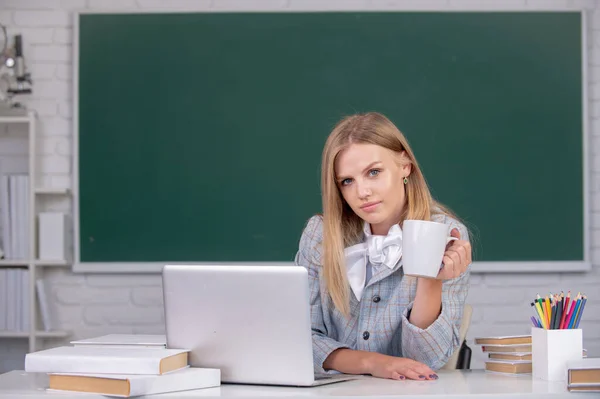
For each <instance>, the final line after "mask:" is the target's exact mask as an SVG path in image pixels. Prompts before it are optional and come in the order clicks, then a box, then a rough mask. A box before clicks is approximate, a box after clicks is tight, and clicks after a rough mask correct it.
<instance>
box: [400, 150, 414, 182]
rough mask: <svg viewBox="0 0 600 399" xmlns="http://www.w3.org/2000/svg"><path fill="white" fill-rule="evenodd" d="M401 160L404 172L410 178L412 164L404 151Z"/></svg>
mask: <svg viewBox="0 0 600 399" xmlns="http://www.w3.org/2000/svg"><path fill="white" fill-rule="evenodd" d="M400 160H401V162H402V163H401V165H402V172H403V173H404V175H405V176H406V177H408V176H410V174H411V172H412V162H410V159H409V158H408V155H406V151H402V153H401V154H400Z"/></svg>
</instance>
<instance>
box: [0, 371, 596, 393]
mask: <svg viewBox="0 0 600 399" xmlns="http://www.w3.org/2000/svg"><path fill="white" fill-rule="evenodd" d="M438 375H439V376H440V378H439V380H437V381H392V380H384V379H379V378H373V377H359V379H358V380H354V381H344V382H337V383H334V384H330V385H323V386H319V387H311V388H292V387H289V388H288V387H274V386H259V385H232V384H224V385H222V386H220V387H218V388H207V389H199V390H194V391H185V392H174V393H170V394H161V395H150V396H143V397H141V396H140V397H138V398H156V399H162V398H223V397H225V398H233V397H235V398H252V399H272V398H286V399H290V398H304V399H305V398H311V399H316V398H330V397H335V398H337V399H342V398H353V399H357V398H361V399H362V398H378V399H381V398H383V397H386V399H390V398H392V397H398V398H402V399H406V398H411V397H414V398H419V399H424V398H439V397H442V396H443V397H451V398H463V397H465V396H468V397H469V398H486V399H491V398H515V399H519V398H522V399H533V398H536V399H537V398H539V399H558V398H567V397H568V398H571V399H572V398H573V397H574V396H573V395H575V396H577V394H571V393H569V392H568V391H567V389H566V383H564V382H546V381H541V380H533V379H532V378H531V376H530V375H527V376H511V375H502V374H492V373H486V372H485V371H483V370H470V371H444V370H440V371H439V372H438ZM47 386H48V377H47V376H46V374H41V373H26V372H24V371H11V372H9V373H5V374H2V375H0V398H2V399H4V398H29V399H33V398H45V399H47V398H57V399H63V398H64V399H67V398H68V399H72V398H78V397H81V398H87V399H96V398H103V399H106V398H107V397H106V396H103V395H92V394H77V393H68V392H64V393H63V392H51V391H46V390H45V388H46V387H47ZM580 396H581V395H580ZM583 396H585V398H591V397H600V394H594V393H592V394H583Z"/></svg>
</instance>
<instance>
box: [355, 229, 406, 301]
mask: <svg viewBox="0 0 600 399" xmlns="http://www.w3.org/2000/svg"><path fill="white" fill-rule="evenodd" d="M364 233H365V236H366V238H367V239H366V241H365V242H362V243H360V244H356V245H353V246H351V247H348V248H346V249H344V255H345V258H346V269H347V273H348V281H349V283H350V288H352V292H354V296H356V299H358V301H359V302H360V299H361V297H362V292H363V289H364V288H365V282H366V278H367V261H368V262H371V265H372V266H373V268H374V269H379V268H380V267H381V266H383V265H385V266H387V267H388V268H390V269H393V268H394V266H396V264H397V263H398V261H399V260H400V258H401V257H402V229H400V226H398V225H397V224H395V225H393V226H392V227H391V228H390V230H389V232H388V234H387V236H374V235H373V234H371V228H370V226H369V224H368V223H365V226H364Z"/></svg>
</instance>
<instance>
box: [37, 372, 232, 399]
mask: <svg viewBox="0 0 600 399" xmlns="http://www.w3.org/2000/svg"><path fill="white" fill-rule="evenodd" d="M220 385H221V371H220V370H219V369H211V368H194V367H190V368H185V369H181V370H177V371H173V372H170V373H166V374H162V375H130V374H129V375H128V374H112V375H109V374H77V373H72V374H64V373H50V374H49V386H48V389H49V390H53V391H71V392H86V393H98V394H103V395H109V396H118V397H125V398H128V397H132V396H140V395H152V394H159V393H167V392H178V391H187V390H191V389H202V388H212V387H218V386H220Z"/></svg>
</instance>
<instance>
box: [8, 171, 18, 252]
mask: <svg viewBox="0 0 600 399" xmlns="http://www.w3.org/2000/svg"><path fill="white" fill-rule="evenodd" d="M8 182H9V184H10V189H9V190H8V202H9V206H8V209H9V211H10V216H9V217H10V252H11V254H12V256H11V258H12V259H20V257H19V255H20V254H19V243H18V237H17V232H18V226H17V224H18V223H19V221H18V219H17V214H18V207H19V204H18V202H17V198H16V197H17V177H16V176H15V175H10V176H8Z"/></svg>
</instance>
